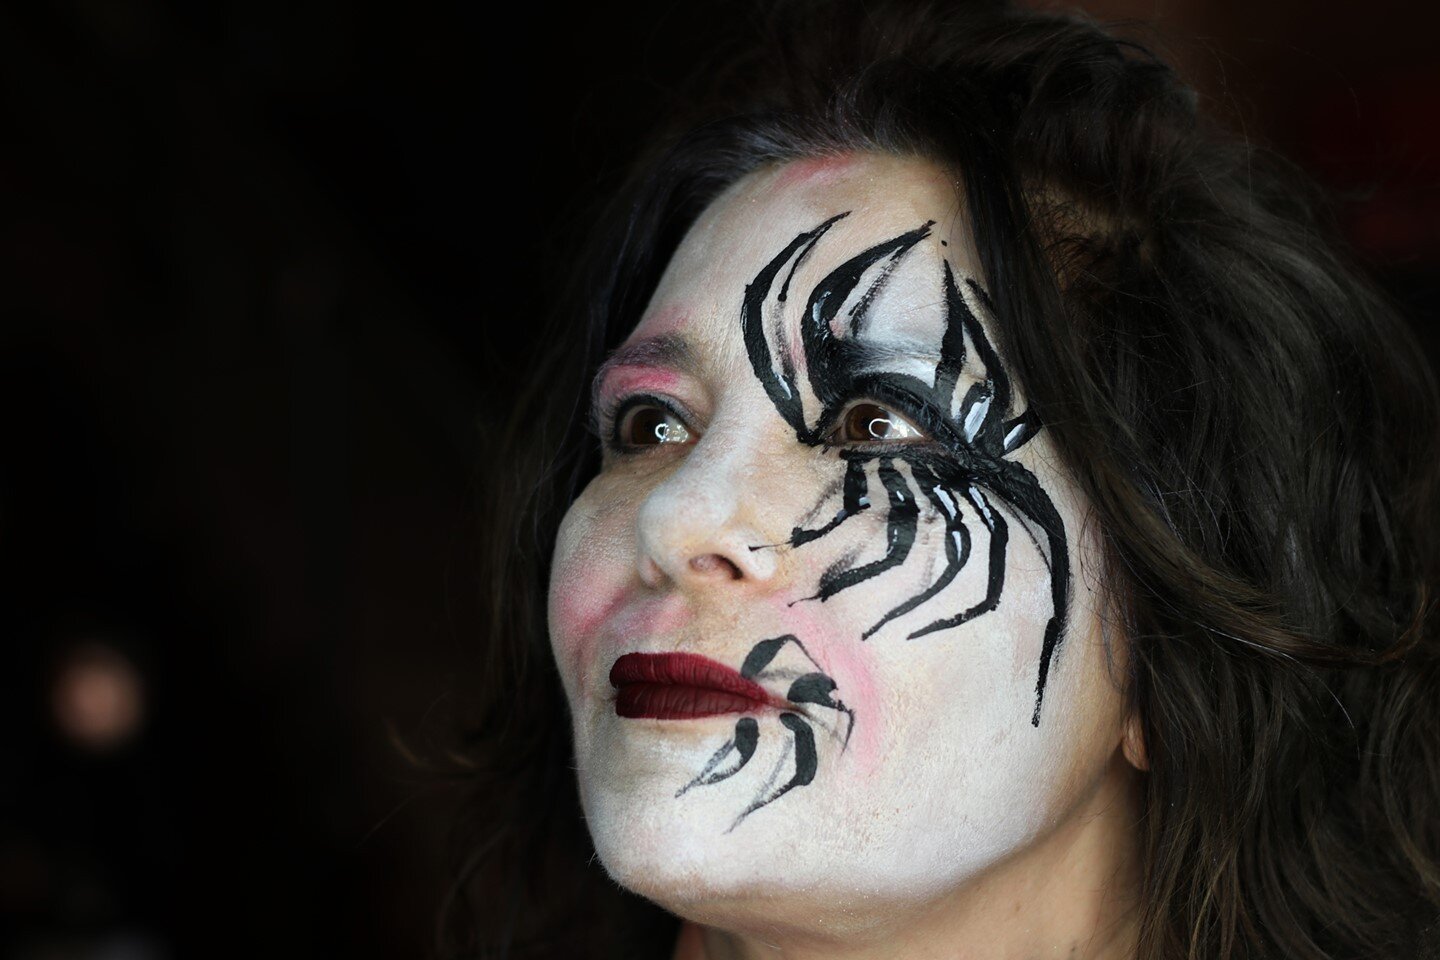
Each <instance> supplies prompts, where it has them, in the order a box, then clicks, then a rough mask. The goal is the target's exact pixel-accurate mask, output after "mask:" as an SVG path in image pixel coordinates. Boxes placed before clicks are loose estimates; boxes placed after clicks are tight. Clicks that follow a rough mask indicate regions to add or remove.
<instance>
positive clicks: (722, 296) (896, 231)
mask: <svg viewBox="0 0 1440 960" xmlns="http://www.w3.org/2000/svg"><path fill="white" fill-rule="evenodd" d="M837 214H845V216H844V217H843V218H842V219H841V220H839V221H837V222H836V223H835V225H834V226H833V227H832V228H831V229H829V230H828V231H827V233H826V235H825V238H824V240H823V242H822V243H820V244H818V245H817V246H816V248H815V250H814V252H813V254H812V255H810V256H809V257H807V258H806V260H805V262H804V263H803V264H801V266H800V268H799V269H798V270H797V271H796V272H795V275H794V277H793V281H794V284H795V289H797V290H808V289H809V287H810V285H811V284H813V282H814V281H815V280H816V279H818V278H819V277H821V276H823V275H825V274H826V273H827V272H829V271H830V270H833V269H834V268H835V267H836V266H837V265H839V264H841V263H842V262H844V261H845V260H847V259H848V258H850V257H853V256H854V255H855V254H856V253H858V252H860V251H861V250H864V249H866V248H868V247H871V246H873V245H874V244H876V243H879V242H882V241H885V240H889V239H891V238H893V237H896V236H899V235H901V234H904V233H906V232H907V231H911V230H914V229H915V228H917V227H920V226H922V225H924V224H926V223H933V227H932V228H931V230H930V236H929V237H928V238H927V239H926V242H925V243H924V244H923V245H922V248H918V249H917V250H916V251H915V252H914V254H913V255H911V256H908V257H907V258H906V261H905V263H904V264H902V266H901V267H900V269H898V270H897V271H896V275H895V277H894V278H893V282H891V283H890V284H889V285H888V288H887V290H886V297H887V298H888V300H889V301H890V302H889V303H888V304H886V307H887V309H885V310H882V311H879V315H880V316H881V317H883V318H884V320H883V321H882V322H881V323H880V324H877V326H876V328H875V330H874V331H873V333H874V335H875V336H876V337H877V338H886V334H887V333H888V334H889V335H890V337H892V338H894V339H897V340H904V339H916V340H922V341H928V340H930V339H932V335H933V334H934V332H935V331H934V330H932V329H931V328H933V327H934V326H935V323H936V321H937V319H938V317H939V308H940V303H941V300H942V299H943V297H942V296H941V288H940V285H939V283H940V277H941V276H942V270H941V259H942V258H944V259H946V260H948V261H949V262H950V264H951V266H952V267H953V268H954V270H955V272H956V273H957V274H961V275H966V276H977V277H978V274H979V271H978V265H977V259H976V256H975V253H974V244H973V241H972V239H971V233H970V230H969V226H968V223H967V222H966V220H965V218H964V215H963V211H962V209H961V205H960V200H959V190H958V183H957V181H956V178H955V177H954V176H953V175H952V174H950V173H949V172H947V171H946V170H945V169H944V168H943V167H941V166H939V165H938V164H935V163H932V162H930V161H927V160H923V159H919V158H915V157H899V156H891V155H883V154H844V155H839V156H833V157H824V158H815V159H806V160H797V161H792V162H790V163H787V164H784V165H777V166H772V167H766V168H763V169H761V170H759V171H756V172H755V173H752V174H750V175H749V176H747V177H745V178H744V179H742V180H740V181H739V182H738V183H736V184H735V185H734V186H732V187H731V188H730V189H729V190H727V191H726V192H725V193H723V194H721V196H720V197H719V198H717V199H716V200H715V202H714V203H712V204H711V205H710V206H709V207H708V208H707V209H706V210H705V212H704V213H703V214H702V215H701V217H700V218H699V220H698V221H697V222H696V223H695V225H694V226H693V227H692V228H691V229H690V231H689V233H687V234H686V236H685V239H684V240H683V242H682V243H681V244H680V246H679V248H678V249H677V250H676V252H675V254H674V256H673V257H672V258H671V261H670V264H669V265H668V267H667V268H666V270H665V274H664V276H663V277H662V279H661V281H660V284H659V286H658V287H657V289H656V292H655V294H654V296H653V297H652V299H651V302H650V307H649V309H647V311H646V313H645V316H644V317H643V318H642V319H641V321H640V323H639V325H638V326H637V327H636V329H635V331H634V333H633V334H632V335H631V337H630V339H631V340H636V339H640V338H645V337H650V336H655V335H663V334H676V333H679V334H684V333H685V332H687V330H694V331H695V332H696V333H698V335H700V336H702V337H704V339H705V340H707V341H709V342H711V343H713V342H714V341H715V340H716V339H718V338H722V337H723V335H724V332H725V329H726V327H727V326H733V325H734V318H735V316H736V309H737V305H738V303H739V299H740V297H741V296H742V295H743V291H744V288H745V286H746V284H748V283H749V282H750V281H751V280H752V279H753V278H754V277H755V275H756V274H757V273H758V272H760V271H761V270H762V269H763V268H764V267H765V265H766V264H767V263H768V262H769V261H771V260H772V259H773V258H774V257H775V255H776V253H777V252H778V251H780V250H782V249H783V248H784V247H785V246H786V245H787V244H789V243H790V242H791V241H793V240H794V239H795V238H796V237H797V236H799V235H800V234H802V233H804V232H806V231H809V230H813V229H814V228H815V227H816V226H817V225H818V224H820V223H822V222H824V221H826V220H828V219H830V218H831V217H834V216H836V215H837ZM802 302H803V301H802ZM931 314H935V316H931Z"/></svg>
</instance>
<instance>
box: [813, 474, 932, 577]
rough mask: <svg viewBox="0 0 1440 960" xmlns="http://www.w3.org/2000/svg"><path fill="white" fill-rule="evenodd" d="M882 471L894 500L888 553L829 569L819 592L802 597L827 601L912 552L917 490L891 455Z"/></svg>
mask: <svg viewBox="0 0 1440 960" xmlns="http://www.w3.org/2000/svg"><path fill="white" fill-rule="evenodd" d="M878 473H879V476H880V483H881V485H882V486H884V487H885V492H886V493H887V494H888V495H889V500H890V512H889V514H888V516H887V518H886V521H885V556H883V557H881V558H880V559H878V560H874V561H872V562H870V563H867V564H864V565H863V566H859V567H850V568H848V569H841V570H827V571H825V573H824V574H822V575H821V577H820V590H819V592H818V593H816V594H815V595H814V596H810V597H804V598H802V599H805V600H819V601H820V602H821V603H824V602H825V601H826V600H829V599H830V598H831V597H833V596H835V594H837V593H839V592H840V591H841V590H845V589H848V588H849V587H853V586H855V585H856V584H857V583H864V582H865V581H866V580H869V579H870V578H871V577H875V576H878V575H880V574H882V573H884V572H885V571H886V570H889V569H890V568H892V567H897V566H899V565H900V564H902V563H904V562H905V558H906V557H907V556H909V554H910V547H911V546H912V545H913V544H914V543H915V526H916V523H917V521H918V520H919V517H920V507H919V504H917V503H916V501H915V492H914V491H913V490H911V489H910V484H909V483H908V482H907V481H906V479H905V475H904V474H902V473H901V472H900V471H899V470H897V469H895V461H894V460H892V459H891V458H889V457H882V458H881V460H880V466H879V468H878ZM796 602H798V601H796Z"/></svg>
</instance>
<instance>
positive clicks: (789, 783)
mask: <svg viewBox="0 0 1440 960" xmlns="http://www.w3.org/2000/svg"><path fill="white" fill-rule="evenodd" d="M740 675H741V676H743V677H744V678H745V679H747V680H754V681H756V682H760V683H763V682H765V681H771V682H774V681H775V680H784V681H787V682H788V685H789V688H788V691H787V692H786V694H785V699H787V700H788V701H789V702H790V703H792V704H794V705H795V706H796V707H797V710H796V711H794V712H792V711H785V712H782V713H781V714H780V715H779V717H778V718H776V719H775V720H774V721H773V723H774V724H775V725H776V726H778V727H781V728H783V730H784V735H777V734H779V731H771V732H770V735H768V736H766V737H764V738H763V739H764V741H765V742H766V743H775V744H778V746H777V748H776V749H777V750H778V755H776V756H774V757H773V758H766V759H763V760H761V761H757V763H756V768H760V769H768V772H766V773H764V774H763V776H761V775H759V774H757V775H756V777H755V779H756V780H757V781H758V786H756V788H755V790H754V793H753V795H752V797H751V799H750V802H749V803H748V804H747V805H746V806H745V808H744V809H743V810H741V811H740V814H739V815H738V816H737V817H736V818H735V819H734V821H733V822H732V823H731V824H730V826H729V827H728V829H727V830H726V832H727V833H729V832H730V831H731V830H734V829H735V828H736V827H738V826H739V825H740V824H741V823H742V822H743V821H744V820H745V818H746V817H748V816H750V815H751V814H752V813H754V812H755V811H757V810H759V809H760V808H761V807H764V806H766V805H767V804H770V803H773V802H774V801H776V800H778V799H780V798H781V797H782V796H784V795H785V794H786V793H789V792H790V791H791V790H793V789H795V788H796V787H803V786H805V785H806V784H808V783H810V782H811V781H813V780H814V779H815V773H816V770H817V769H818V767H819V763H820V754H819V752H818V751H817V749H816V743H815V727H816V726H820V727H821V729H822V731H823V732H824V733H825V734H827V735H829V736H830V737H832V738H833V739H834V740H835V742H836V743H837V744H838V746H839V749H840V750H844V748H845V745H846V744H847V743H848V742H849V740H850V734H851V732H852V731H853V730H854V727H855V711H853V710H852V709H850V708H849V707H848V706H846V705H845V703H844V702H843V701H842V700H840V699H839V697H838V696H837V695H836V686H835V681H834V680H833V679H832V678H831V677H830V676H829V675H827V674H826V673H825V672H824V671H823V670H822V669H820V665H819V664H818V663H816V662H815V659H814V658H813V657H811V656H810V652H809V651H808V650H806V649H805V645H804V644H802V643H801V642H800V641H799V640H798V639H797V638H796V637H794V636H793V635H786V636H783V637H775V638H774V639H771V640H762V641H760V642H759V643H757V644H756V645H755V646H754V647H753V648H751V650H750V653H749V654H748V655H747V656H746V657H745V662H744V664H743V665H742V666H741V667H740ZM805 707H810V708H812V711H811V712H807V713H805V714H802V713H801V712H799V711H800V709H803V708H805ZM823 713H829V714H831V719H825V718H823V717H822V716H820V714H823ZM764 722H766V723H767V726H768V725H769V723H770V722H771V721H768V720H767V721H764ZM761 723H762V721H761V720H757V719H756V718H755V717H752V716H743V717H741V718H740V719H738V720H736V721H735V732H734V735H733V736H731V738H730V739H729V740H727V741H725V743H724V744H722V745H721V746H720V748H719V749H718V750H716V751H715V753H714V754H713V755H711V757H710V759H709V760H707V761H706V763H705V766H704V767H703V768H702V769H701V770H700V772H699V773H698V774H696V775H695V777H694V778H693V779H692V780H691V781H690V782H689V783H687V784H685V786H683V787H681V788H680V789H679V790H678V791H676V793H675V796H676V797H683V796H684V795H685V794H686V793H688V792H689V791H690V790H692V789H694V788H696V787H708V786H711V785H712V784H716V783H721V782H723V781H725V780H728V779H730V778H731V777H734V776H736V775H737V774H740V773H741V771H743V770H745V769H746V768H747V766H748V765H749V764H750V761H751V760H752V759H754V758H755V756H756V755H757V752H764V751H761V750H760V745H761V743H762V736H761ZM771 752H772V753H773V752H775V751H771ZM752 769H754V768H752Z"/></svg>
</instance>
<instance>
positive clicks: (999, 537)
mask: <svg viewBox="0 0 1440 960" xmlns="http://www.w3.org/2000/svg"><path fill="white" fill-rule="evenodd" d="M965 497H966V499H968V500H969V501H970V503H971V505H972V506H973V507H974V508H975V512H976V513H977V514H979V516H980V522H981V523H982V524H983V525H984V526H985V529H986V530H988V531H990V577H989V583H988V584H987V586H986V588H985V596H984V598H983V599H982V600H981V601H980V602H979V603H977V604H975V606H973V607H971V608H970V609H969V610H966V611H965V612H964V613H961V614H957V615H956V616H953V617H947V618H945V619H943V620H936V621H935V622H934V623H932V624H930V625H929V626H925V627H921V628H920V629H919V630H916V631H915V632H914V633H912V634H910V636H909V637H907V638H906V639H909V640H914V639H916V638H917V637H923V636H925V635H926V634H930V633H938V632H939V631H941V630H949V629H950V628H951V627H958V626H960V625H961V624H962V623H966V622H967V621H970V620H973V619H975V618H976V617H978V616H980V614H982V613H988V612H989V611H991V610H994V609H995V607H996V606H997V605H998V604H999V603H1000V592H1001V591H1002V590H1003V589H1004V588H1005V556H1006V545H1007V544H1008V543H1009V540H1010V526H1009V524H1007V523H1006V522H1005V518H1004V517H1002V516H1001V515H1000V512H999V511H998V510H996V509H995V508H994V507H993V506H992V505H991V503H990V500H989V498H988V497H986V496H985V494H984V492H983V491H982V490H981V489H980V488H979V487H976V486H972V485H967V486H966V487H965Z"/></svg>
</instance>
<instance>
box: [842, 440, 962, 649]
mask: <svg viewBox="0 0 1440 960" xmlns="http://www.w3.org/2000/svg"><path fill="white" fill-rule="evenodd" d="M910 472H911V473H912V474H913V475H914V477H915V482H916V484H917V485H919V487H920V489H921V490H923V491H924V492H925V495H926V496H927V497H928V498H929V499H930V502H931V503H933V504H935V509H936V510H938V511H939V512H940V514H941V515H942V516H944V517H945V569H943V570H941V571H940V575H939V576H938V577H936V578H935V581H934V582H933V583H931V584H930V586H928V587H926V588H925V589H924V590H922V591H921V592H920V593H917V594H916V595H915V596H913V597H911V598H910V599H909V600H906V601H905V602H904V603H902V604H900V605H899V606H898V607H895V608H894V609H893V610H891V611H890V612H889V613H887V614H885V616H883V617H881V618H880V619H879V620H877V621H876V622H875V624H874V625H873V626H871V627H870V629H868V630H866V631H865V632H864V633H862V634H860V639H861V640H868V639H870V637H871V636H872V635H873V634H874V633H875V632H876V631H878V630H879V629H880V628H881V627H883V626H885V624H887V623H889V622H890V621H891V620H894V619H895V618H896V617H902V616H904V615H905V614H907V613H909V612H910V611H911V610H914V609H915V608H916V607H918V606H920V605H921V604H922V603H924V602H926V601H927V600H929V599H930V598H931V597H933V596H935V595H936V594H937V593H939V592H940V591H941V590H943V589H945V588H946V587H947V586H949V584H950V581H952V580H954V579H955V577H956V575H957V574H959V573H960V571H961V570H962V569H963V568H964V566H965V563H966V561H967V560H969V559H970V531H969V530H968V529H967V528H966V527H965V523H964V520H963V518H962V517H961V515H960V504H959V503H958V502H957V501H956V500H955V498H954V497H952V496H951V495H950V493H949V491H948V490H945V489H944V488H943V487H942V486H941V485H940V481H939V479H938V478H937V477H936V476H935V474H933V473H931V472H930V470H929V469H928V468H927V467H925V466H923V465H922V464H918V463H912V464H910Z"/></svg>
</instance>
